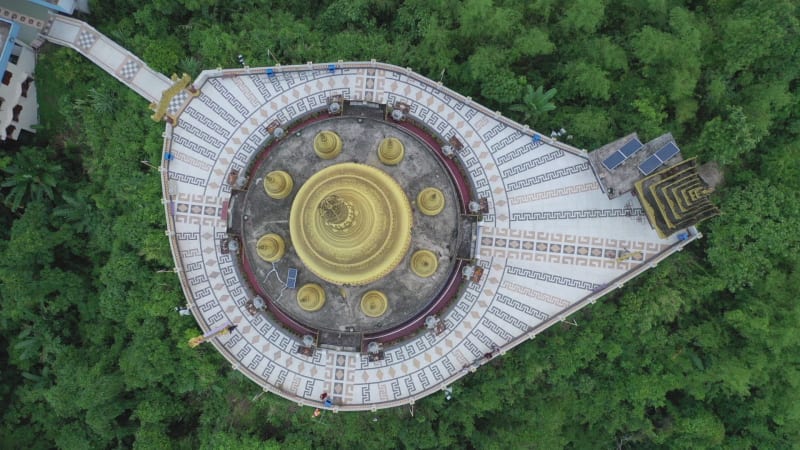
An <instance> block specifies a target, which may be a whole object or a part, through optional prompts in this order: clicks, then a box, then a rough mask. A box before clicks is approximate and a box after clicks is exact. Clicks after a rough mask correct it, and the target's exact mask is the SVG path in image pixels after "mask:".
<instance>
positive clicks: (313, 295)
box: [297, 283, 325, 312]
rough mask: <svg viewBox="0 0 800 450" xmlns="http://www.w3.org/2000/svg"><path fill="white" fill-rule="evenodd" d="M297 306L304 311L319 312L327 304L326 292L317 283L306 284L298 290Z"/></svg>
mask: <svg viewBox="0 0 800 450" xmlns="http://www.w3.org/2000/svg"><path fill="white" fill-rule="evenodd" d="M297 304H298V305H299V306H300V308H301V309H302V310H303V311H308V312H314V311H319V310H320V308H322V306H323V305H324V304H325V291H324V290H323V289H322V287H321V286H320V285H318V284H316V283H308V284H304V285H303V286H302V287H300V289H298V290H297Z"/></svg>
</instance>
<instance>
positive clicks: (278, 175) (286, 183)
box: [264, 170, 294, 200]
mask: <svg viewBox="0 0 800 450" xmlns="http://www.w3.org/2000/svg"><path fill="white" fill-rule="evenodd" d="M293 187H294V181H293V180H292V176H291V175H289V174H288V173H287V172H284V171H283V170H275V171H273V172H270V173H268V174H267V176H266V177H264V191H266V193H267V195H269V196H270V197H272V198H274V199H277V200H280V199H282V198H286V197H288V196H289V194H291V193H292V188H293Z"/></svg>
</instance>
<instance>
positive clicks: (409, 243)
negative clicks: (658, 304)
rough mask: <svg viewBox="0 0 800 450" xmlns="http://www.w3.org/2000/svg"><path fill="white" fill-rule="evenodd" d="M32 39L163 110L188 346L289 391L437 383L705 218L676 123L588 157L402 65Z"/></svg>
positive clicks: (559, 316) (55, 19)
mask: <svg viewBox="0 0 800 450" xmlns="http://www.w3.org/2000/svg"><path fill="white" fill-rule="evenodd" d="M42 33H43V34H42V35H43V36H44V38H45V39H47V40H48V41H51V42H54V43H57V44H60V45H66V46H69V47H71V48H73V49H75V50H76V51H79V52H81V53H82V54H84V55H86V57H87V58H89V59H90V60H91V61H93V62H94V63H96V64H97V65H98V66H100V67H102V68H103V69H104V70H106V71H107V72H108V73H109V74H110V75H112V76H114V77H116V78H117V79H118V80H120V82H122V83H124V84H125V85H126V86H128V87H130V88H131V89H133V90H135V91H136V92H137V93H139V94H140V95H141V96H142V97H144V98H145V99H146V100H147V101H148V102H149V104H150V109H151V110H152V112H153V114H152V118H153V119H154V120H157V121H163V122H164V123H165V131H164V144H163V159H162V161H161V164H160V167H159V169H160V175H161V183H162V187H163V198H162V202H163V205H164V212H165V218H166V239H169V242H170V246H171V249H172V254H173V257H174V262H175V267H174V271H175V273H176V275H177V276H178V277H179V279H180V282H181V286H182V288H183V292H184V294H185V297H186V308H187V309H188V310H189V311H191V314H192V315H193V316H194V319H195V320H196V321H197V324H198V326H199V328H200V329H201V330H202V333H203V334H202V336H198V338H196V339H194V340H192V342H191V344H192V345H200V343H202V342H207V343H208V344H206V345H213V346H214V347H215V348H216V349H217V350H218V351H219V352H220V353H221V354H222V355H223V356H224V357H225V358H226V359H227V360H228V361H229V363H230V365H231V368H232V369H233V370H236V371H239V372H241V373H242V374H243V375H244V376H246V377H248V378H250V379H251V380H252V381H253V382H255V383H257V384H258V385H259V386H260V387H261V388H263V389H264V390H265V391H269V392H272V393H275V394H278V395H281V396H283V397H285V398H287V399H290V400H292V401H294V402H296V403H298V404H300V405H308V406H314V407H320V408H328V409H332V410H334V411H354V410H376V409H378V408H388V407H394V406H399V405H406V404H413V403H414V402H415V401H416V400H417V399H419V398H422V397H424V396H427V395H430V394H432V393H434V392H438V391H441V390H444V389H447V387H448V386H449V385H451V384H452V383H455V382H457V381H458V380H459V379H461V378H462V377H464V376H468V375H469V373H470V372H473V371H475V370H477V369H478V368H479V367H480V366H481V365H482V364H485V363H487V362H488V361H490V360H491V359H492V358H496V357H502V356H503V355H504V354H505V353H506V352H508V351H510V350H512V349H513V348H514V347H516V346H517V345H520V344H522V343H524V342H525V341H526V340H528V339H532V338H534V337H536V336H537V335H538V334H540V333H542V332H543V331H544V330H546V329H547V328H548V327H550V326H552V325H554V324H558V323H561V322H563V321H566V320H567V318H568V317H569V316H570V315H571V314H573V313H574V312H576V311H578V310H579V309H581V308H583V307H585V306H587V305H590V304H593V303H595V302H596V301H597V300H598V299H600V298H601V297H603V296H604V295H606V294H608V293H609V292H611V291H613V290H615V289H618V288H620V287H621V286H623V285H624V284H625V283H626V282H627V281H628V280H630V279H631V278H633V277H635V276H637V275H639V274H641V273H642V272H644V271H646V270H647V269H649V268H652V267H655V266H656V265H657V264H658V263H659V262H660V261H662V260H663V259H665V258H667V257H668V256H669V255H671V254H672V253H674V252H676V251H680V250H681V249H682V248H683V247H685V246H686V245H688V244H689V243H690V242H692V241H693V240H695V239H698V238H700V237H701V234H700V233H699V232H698V230H697V229H696V228H695V226H694V225H695V224H696V223H697V222H699V221H700V220H703V219H705V218H708V217H710V216H712V215H714V214H717V213H718V211H717V210H716V208H715V207H714V206H713V205H711V204H710V202H709V201H708V195H709V193H710V192H711V188H712V186H710V185H709V184H708V183H707V182H705V181H704V180H703V178H702V177H701V176H699V172H698V170H697V164H696V162H695V160H694V159H688V160H684V159H683V158H682V156H681V155H680V151H679V147H678V146H677V143H675V141H674V139H672V136H671V135H664V136H660V137H657V138H656V139H653V140H651V141H650V142H647V143H642V142H641V141H640V140H639V137H638V135H636V134H635V133H634V134H631V135H629V136H626V137H624V138H621V139H620V140H618V141H615V142H612V143H610V144H608V145H605V146H603V147H601V148H599V149H596V150H594V151H592V152H587V151H585V150H582V149H579V148H575V147H573V146H571V145H568V144H566V143H564V142H561V141H559V140H557V139H554V138H551V137H547V136H546V135H542V134H541V133H539V132H537V131H535V130H532V129H530V128H529V127H528V126H525V125H521V124H519V123H516V122H514V121H512V120H510V119H508V118H506V117H504V116H503V115H502V114H501V113H499V112H495V111H491V110H489V109H487V108H485V107H483V106H481V105H480V104H478V103H476V102H474V101H473V100H472V99H470V98H469V97H465V96H462V95H460V94H458V93H456V92H454V91H452V90H450V89H448V88H446V87H445V86H443V85H442V84H441V83H436V82H434V81H431V80H429V79H427V78H426V77H424V76H421V75H419V74H417V73H415V72H414V71H413V70H411V69H409V68H401V67H397V66H393V65H389V64H383V63H379V62H376V61H366V62H343V61H338V62H333V63H324V64H314V63H308V64H304V65H295V66H274V67H260V68H250V67H244V68H241V69H225V70H222V69H216V70H206V71H203V72H202V73H201V74H200V75H199V76H198V77H197V78H195V79H191V78H190V77H189V76H188V75H185V74H184V75H182V76H177V75H173V76H172V77H166V76H165V75H162V74H159V73H157V72H154V71H153V70H152V69H150V68H149V67H148V66H147V65H146V64H145V63H144V62H143V61H141V60H140V59H138V58H137V57H136V56H135V55H132V54H130V52H128V51H127V50H125V49H124V48H122V47H120V46H118V45H117V44H115V43H113V42H112V41H110V40H109V39H108V38H107V37H106V36H104V35H102V34H101V33H98V32H97V31H96V30H94V29H93V28H92V27H90V26H89V25H87V24H86V23H84V22H81V21H77V20H75V19H72V18H68V17H65V16H63V15H58V14H52V15H51V16H50V17H49V18H48V19H47V21H46V24H45V25H43V31H42ZM143 107H144V104H143ZM323 393H324V394H326V395H325V396H324V397H325V400H326V402H327V403H323V402H322V400H321V397H322V394H323Z"/></svg>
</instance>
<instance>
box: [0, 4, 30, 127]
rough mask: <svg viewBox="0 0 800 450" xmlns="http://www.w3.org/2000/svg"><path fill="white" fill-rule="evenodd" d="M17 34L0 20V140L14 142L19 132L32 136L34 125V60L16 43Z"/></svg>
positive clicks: (14, 25) (10, 24)
mask: <svg viewBox="0 0 800 450" xmlns="http://www.w3.org/2000/svg"><path fill="white" fill-rule="evenodd" d="M19 30H20V25H19V24H17V23H16V22H12V21H10V20H6V19H2V18H0V44H2V53H0V73H2V74H3V78H2V81H1V82H0V140H6V139H14V140H16V139H17V138H18V137H19V133H20V131H21V130H27V131H30V132H33V131H34V129H33V126H34V125H35V124H36V122H37V114H36V109H37V103H36V88H35V87H34V84H33V69H34V67H35V58H36V57H35V54H34V52H33V49H31V48H30V47H29V46H28V45H26V44H25V43H24V42H21V41H18V40H17V36H18V34H19Z"/></svg>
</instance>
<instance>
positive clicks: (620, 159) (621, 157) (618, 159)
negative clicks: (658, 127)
mask: <svg viewBox="0 0 800 450" xmlns="http://www.w3.org/2000/svg"><path fill="white" fill-rule="evenodd" d="M641 148H642V143H641V141H639V139H636V138H633V139H631V140H630V141H628V142H627V143H625V145H623V146H622V147H621V148H620V149H619V150H617V151H615V152H614V153H612V154H611V156H609V157H608V158H606V159H604V160H603V165H604V166H606V169H608V170H614V169H616V168H617V167H619V165H620V164H622V163H624V162H625V160H626V159H628V158H630V157H631V156H633V154H634V153H636V152H638V151H639V150H640V149H641Z"/></svg>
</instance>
